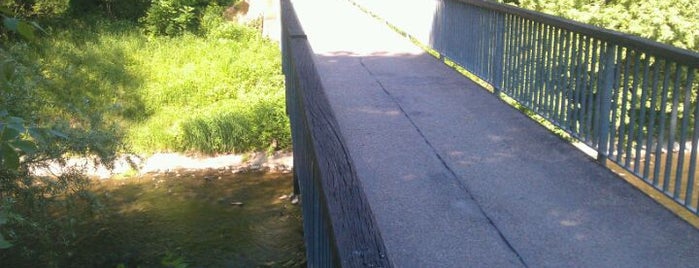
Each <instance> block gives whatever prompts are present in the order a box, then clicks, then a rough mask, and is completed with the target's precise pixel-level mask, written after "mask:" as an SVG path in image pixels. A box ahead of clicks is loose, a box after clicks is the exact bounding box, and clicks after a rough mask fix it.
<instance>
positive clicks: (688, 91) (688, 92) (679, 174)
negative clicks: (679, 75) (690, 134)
mask: <svg viewBox="0 0 699 268" xmlns="http://www.w3.org/2000/svg"><path fill="white" fill-rule="evenodd" d="M693 75H694V70H693V69H692V68H687V85H686V87H685V89H684V101H683V102H682V105H683V106H682V108H683V109H682V126H681V128H680V151H679V152H678V155H677V168H676V169H675V194H674V195H673V196H674V197H675V200H677V199H679V198H680V190H681V186H682V178H683V177H684V176H683V174H684V172H683V171H684V154H685V152H684V151H685V149H686V148H685V147H686V144H685V142H686V141H687V131H688V130H687V127H688V125H689V116H690V110H691V109H690V107H691V102H690V101H691V97H692V76H693ZM678 93H679V92H678Z"/></svg>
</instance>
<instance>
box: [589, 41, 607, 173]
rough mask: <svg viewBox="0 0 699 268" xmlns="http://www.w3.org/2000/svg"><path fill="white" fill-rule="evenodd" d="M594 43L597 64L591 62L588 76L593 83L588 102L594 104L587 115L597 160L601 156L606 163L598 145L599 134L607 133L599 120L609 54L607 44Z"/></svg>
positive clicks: (601, 42) (605, 153) (604, 154)
mask: <svg viewBox="0 0 699 268" xmlns="http://www.w3.org/2000/svg"><path fill="white" fill-rule="evenodd" d="M595 43H599V49H595V50H594V52H593V56H594V58H596V59H597V64H595V63H594V61H593V64H592V66H593V67H592V70H593V71H592V72H591V74H590V75H593V76H594V77H593V78H592V81H593V83H591V86H592V87H593V89H592V90H590V94H592V96H591V98H590V100H594V102H592V103H591V107H590V110H589V113H591V114H592V115H591V116H589V117H591V118H592V123H591V124H590V128H591V131H590V134H591V135H593V136H592V144H594V148H595V149H597V150H598V158H599V157H600V155H603V156H604V158H605V161H606V156H607V152H599V147H600V144H599V143H600V138H601V134H602V133H604V135H607V131H606V130H604V129H601V128H600V123H601V122H602V121H600V120H601V119H603V117H602V115H601V113H602V112H603V111H601V109H602V106H603V105H602V104H603V103H602V102H603V100H604V98H603V96H602V95H603V94H606V93H607V92H603V85H602V83H603V82H604V77H603V76H605V75H606V74H605V72H606V71H605V69H604V68H605V67H606V66H605V63H606V59H607V58H608V56H610V55H608V53H609V52H608V44H607V43H606V42H603V41H597V42H595ZM595 66H596V67H595ZM595 70H596V72H595ZM606 108H608V106H607V107H606ZM606 112H608V110H607V111H605V113H606ZM607 123H609V116H607V122H605V124H607Z"/></svg>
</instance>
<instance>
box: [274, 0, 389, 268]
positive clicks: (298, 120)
mask: <svg viewBox="0 0 699 268" xmlns="http://www.w3.org/2000/svg"><path fill="white" fill-rule="evenodd" d="M281 15H282V39H281V43H282V59H283V62H282V68H283V71H284V74H285V77H286V99H287V113H288V115H289V119H290V121H291V132H292V140H293V147H294V175H295V179H296V180H297V182H298V185H299V190H300V192H301V205H302V211H303V222H304V239H305V244H306V256H307V262H308V266H309V267H391V263H390V261H389V260H388V258H387V256H386V249H385V246H384V244H383V239H382V238H381V234H380V232H379V230H378V228H377V226H376V220H375V219H374V216H373V214H372V212H371V209H370V208H369V205H368V201H367V199H366V195H365V194H364V191H363V189H362V188H361V183H360V182H359V180H358V178H357V174H356V171H355V169H354V163H353V162H352V159H351V158H350V156H349V152H348V150H347V147H346V143H345V141H344V138H343V137H342V135H341V134H340V132H339V127H338V123H337V119H336V117H335V115H334V113H333V110H332V109H331V108H330V104H329V102H328V99H327V96H326V94H325V90H324V88H323V84H322V83H321V79H320V77H319V75H318V72H317V69H316V67H315V63H314V58H313V56H314V53H313V51H312V50H311V47H310V45H309V43H308V41H307V40H306V34H305V33H304V31H303V29H302V27H301V24H300V23H299V21H298V18H297V16H296V14H295V11H294V8H293V5H292V4H291V3H290V1H289V0H282V1H281Z"/></svg>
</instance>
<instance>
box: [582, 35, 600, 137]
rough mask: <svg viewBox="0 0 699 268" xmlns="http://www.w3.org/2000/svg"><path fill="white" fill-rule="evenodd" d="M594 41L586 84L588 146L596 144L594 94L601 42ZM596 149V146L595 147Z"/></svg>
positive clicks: (586, 134)
mask: <svg viewBox="0 0 699 268" xmlns="http://www.w3.org/2000/svg"><path fill="white" fill-rule="evenodd" d="M591 41H592V50H591V51H589V52H588V53H589V57H590V65H587V66H589V69H588V70H587V72H586V75H585V77H586V78H587V83H585V95H584V96H585V100H584V102H585V104H586V105H585V111H584V114H585V140H586V141H587V143H588V144H595V137H594V136H593V126H592V122H594V121H593V119H594V107H593V106H594V102H595V95H594V92H595V91H596V89H595V84H596V83H595V81H596V79H595V78H596V77H597V76H596V75H595V71H596V67H597V58H598V56H597V55H598V54H597V47H598V44H599V40H597V39H594V38H591ZM593 147H596V146H593Z"/></svg>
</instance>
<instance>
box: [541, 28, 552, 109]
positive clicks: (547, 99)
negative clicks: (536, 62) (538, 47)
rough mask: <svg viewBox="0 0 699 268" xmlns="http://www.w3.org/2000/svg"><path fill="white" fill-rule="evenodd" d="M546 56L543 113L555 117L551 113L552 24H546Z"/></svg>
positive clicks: (543, 76) (542, 85)
mask: <svg viewBox="0 0 699 268" xmlns="http://www.w3.org/2000/svg"><path fill="white" fill-rule="evenodd" d="M543 42H544V58H543V59H542V60H543V70H542V73H541V77H542V79H541V80H542V81H541V82H542V83H541V89H542V90H541V91H542V93H543V94H542V95H543V105H542V106H543V107H542V108H543V111H542V115H544V117H546V118H549V119H551V118H553V117H552V115H551V111H552V109H551V94H553V92H552V90H551V73H552V72H551V69H552V68H553V64H552V62H553V52H554V50H553V27H551V26H550V25H544V40H543Z"/></svg>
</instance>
